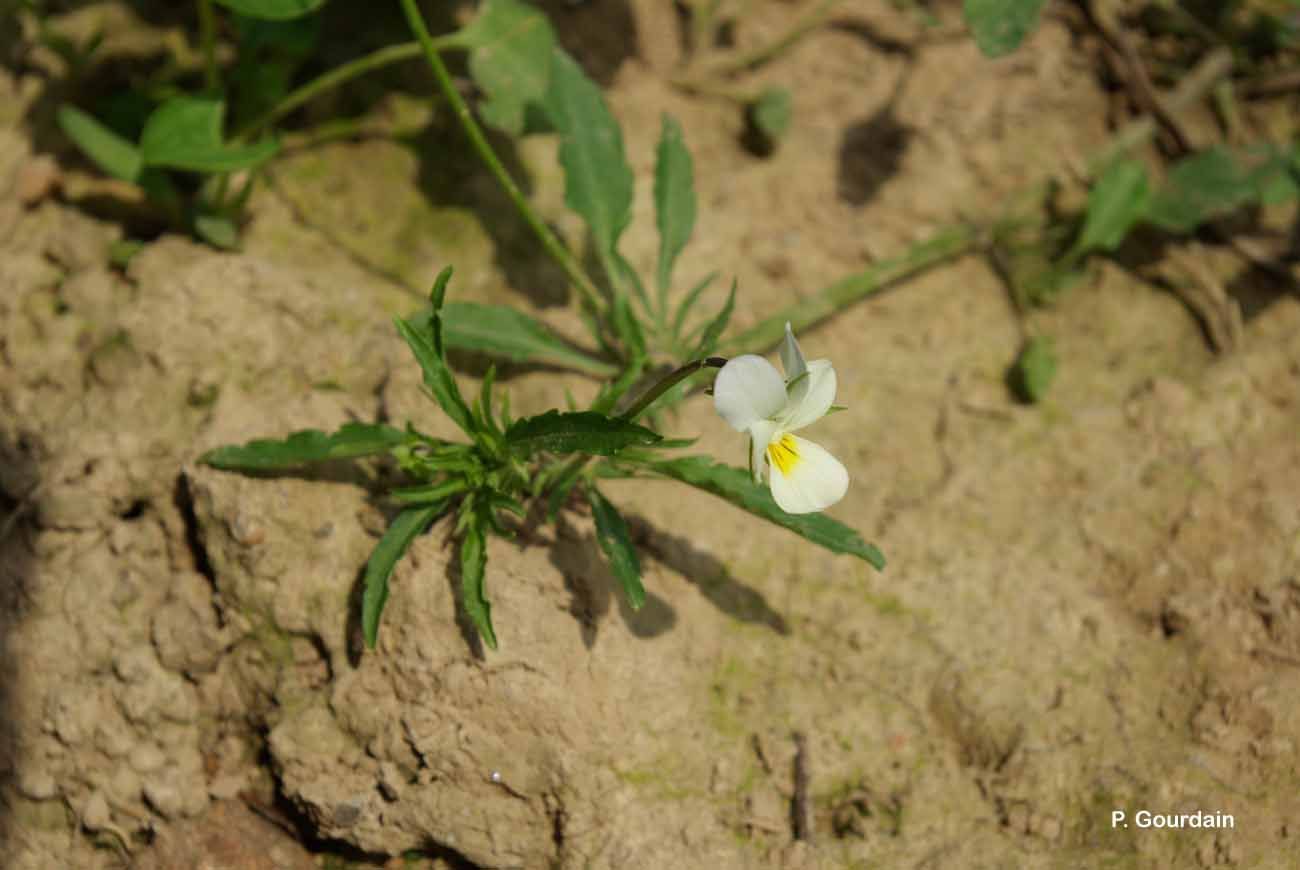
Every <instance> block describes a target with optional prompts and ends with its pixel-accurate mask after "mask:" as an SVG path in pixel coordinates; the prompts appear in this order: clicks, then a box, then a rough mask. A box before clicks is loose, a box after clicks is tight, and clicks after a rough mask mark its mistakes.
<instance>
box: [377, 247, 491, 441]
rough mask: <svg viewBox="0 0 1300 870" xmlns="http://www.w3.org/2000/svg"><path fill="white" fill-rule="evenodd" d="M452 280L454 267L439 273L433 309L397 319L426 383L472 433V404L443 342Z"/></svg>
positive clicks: (453, 416)
mask: <svg viewBox="0 0 1300 870" xmlns="http://www.w3.org/2000/svg"><path fill="white" fill-rule="evenodd" d="M450 280H451V267H450V266H448V267H447V268H445V269H443V270H442V271H441V272H439V273H438V278H437V280H435V281H434V283H433V290H432V291H431V292H430V293H429V300H430V303H431V310H430V311H429V312H426V313H424V314H422V315H416V316H415V317H412V318H410V319H408V320H403V319H402V318H400V317H399V318H397V320H396V322H397V331H398V332H400V333H401V334H402V338H403V339H405V340H406V344H407V346H408V347H410V348H411V353H413V354H415V359H416V360H417V361H418V362H419V363H420V370H421V371H422V372H423V373H424V385H425V386H426V387H428V388H429V391H430V392H431V393H433V398H434V400H435V401H437V403H438V404H439V405H440V406H441V407H442V410H443V411H445V412H446V414H447V416H448V417H450V418H451V419H452V421H453V422H454V423H455V424H456V425H457V426H459V427H460V428H461V430H462V431H464V432H465V434H467V435H470V436H473V435H474V433H475V431H476V427H475V425H474V419H473V416H472V415H471V414H470V412H469V405H467V404H466V403H465V399H464V397H462V396H461V394H460V387H459V386H457V384H456V379H455V378H454V377H452V374H451V369H450V368H448V367H447V355H446V353H445V351H444V349H443V345H442V314H441V309H442V303H443V299H444V298H446V295H447V283H448V282H449V281H450Z"/></svg>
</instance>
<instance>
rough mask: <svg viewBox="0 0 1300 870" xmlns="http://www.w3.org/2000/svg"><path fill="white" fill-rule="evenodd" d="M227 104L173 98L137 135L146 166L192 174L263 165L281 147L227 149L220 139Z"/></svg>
mask: <svg viewBox="0 0 1300 870" xmlns="http://www.w3.org/2000/svg"><path fill="white" fill-rule="evenodd" d="M225 113H226V104H225V103H224V102H223V101H222V100H216V99H211V98H208V97H186V96H182V97H172V98H171V99H170V100H168V101H167V102H165V103H163V104H162V105H161V106H159V107H158V108H157V109H155V110H154V111H153V114H151V115H150V116H149V119H148V120H147V121H145V125H144V131H143V132H142V133H141V134H140V156H141V159H142V160H143V161H144V165H145V166H162V167H166V168H168V169H184V170H189V171H191V172H234V171H235V170H239V169H247V168H249V167H252V166H256V165H257V164H259V163H261V162H263V161H264V160H266V159H268V158H269V157H271V156H272V155H273V154H275V152H276V150H277V149H278V148H279V147H280V146H279V144H278V143H277V142H276V141H275V140H274V139H263V140H262V141H260V142H255V143H253V144H251V145H227V144H225V143H223V142H222V139H221V125H222V120H223V118H224V117H225Z"/></svg>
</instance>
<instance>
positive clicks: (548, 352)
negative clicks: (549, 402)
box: [442, 302, 618, 377]
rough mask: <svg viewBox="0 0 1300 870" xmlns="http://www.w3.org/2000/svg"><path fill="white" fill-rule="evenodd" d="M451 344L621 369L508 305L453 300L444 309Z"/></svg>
mask: <svg viewBox="0 0 1300 870" xmlns="http://www.w3.org/2000/svg"><path fill="white" fill-rule="evenodd" d="M442 328H443V340H444V341H445V342H446V343H447V346H448V347H454V348H457V349H459V350H474V351H479V352H482V353H488V354H493V355H495V356H500V357H505V358H506V359H509V360H513V361H515V362H545V363H554V364H557V365H564V366H569V367H570V368H574V369H577V370H578V371H583V372H587V373H588V374H593V375H599V376H601V377H607V376H609V375H613V374H615V373H616V372H617V371H618V369H617V368H616V367H615V366H613V365H611V364H609V363H607V362H602V361H601V360H598V359H595V358H593V357H590V356H588V355H587V354H585V353H582V352H581V351H578V350H574V349H573V348H572V347H570V346H569V345H568V344H567V343H566V342H565V341H564V340H563V339H562V338H560V337H559V336H557V335H556V334H555V333H553V332H551V331H550V330H549V329H548V328H547V327H546V325H545V324H543V323H541V322H540V321H538V320H535V319H533V318H532V317H529V316H528V315H527V314H524V313H523V312H521V311H516V310H515V309H513V308H508V307H506V306H505V305H485V304H482V303H479V302H452V303H450V304H449V305H447V306H446V307H445V308H443V310H442Z"/></svg>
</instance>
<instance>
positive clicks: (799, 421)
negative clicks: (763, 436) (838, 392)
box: [781, 359, 838, 431]
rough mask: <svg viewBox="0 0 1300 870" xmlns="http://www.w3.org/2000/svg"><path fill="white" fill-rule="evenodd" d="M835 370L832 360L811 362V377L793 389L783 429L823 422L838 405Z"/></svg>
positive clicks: (809, 365)
mask: <svg viewBox="0 0 1300 870" xmlns="http://www.w3.org/2000/svg"><path fill="white" fill-rule="evenodd" d="M837 385H838V384H837V380H836V377H835V369H834V367H833V366H831V362H830V360H825V359H815V360H813V361H812V362H810V363H808V375H807V376H806V377H805V378H804V379H803V380H801V381H800V382H799V383H797V384H795V385H794V389H792V390H790V396H789V398H788V399H787V404H786V409H785V412H784V413H783V414H782V415H781V426H782V428H784V429H786V430H787V431H793V430H795V429H802V428H803V427H805V426H807V425H808V424H809V423H812V422H814V421H816V420H820V419H821V418H822V417H825V416H826V412H827V411H829V410H830V409H831V405H833V404H835V389H836V387H837Z"/></svg>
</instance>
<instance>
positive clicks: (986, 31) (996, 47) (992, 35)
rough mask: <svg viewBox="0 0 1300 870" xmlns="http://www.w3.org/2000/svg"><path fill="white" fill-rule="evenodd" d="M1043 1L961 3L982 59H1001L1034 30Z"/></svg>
mask: <svg viewBox="0 0 1300 870" xmlns="http://www.w3.org/2000/svg"><path fill="white" fill-rule="evenodd" d="M1042 9H1043V0H965V2H964V3H963V4H962V12H963V13H964V14H965V16H966V26H967V27H969V28H970V29H971V34H972V35H973V36H974V37H975V44H976V45H978V46H979V49H980V51H982V52H983V53H984V56H985V57H1001V56H1002V55H1004V54H1008V53H1010V52H1012V51H1015V49H1016V48H1017V47H1018V46H1019V45H1020V43H1021V42H1022V41H1024V38H1025V36H1027V35H1028V34H1029V32H1030V31H1031V30H1033V29H1034V28H1035V27H1037V26H1038V13H1039V12H1041V11H1042Z"/></svg>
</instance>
